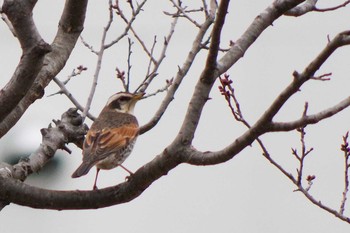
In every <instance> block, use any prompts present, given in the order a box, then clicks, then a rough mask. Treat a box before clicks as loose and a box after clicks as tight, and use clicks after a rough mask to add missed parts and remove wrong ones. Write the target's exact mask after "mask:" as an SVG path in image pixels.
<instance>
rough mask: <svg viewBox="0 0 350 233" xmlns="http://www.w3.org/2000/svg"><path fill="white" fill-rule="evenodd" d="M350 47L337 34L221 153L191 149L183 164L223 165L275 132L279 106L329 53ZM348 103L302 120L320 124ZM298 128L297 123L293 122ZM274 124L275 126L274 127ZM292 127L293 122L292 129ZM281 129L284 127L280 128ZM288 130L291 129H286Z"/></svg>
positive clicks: (348, 35)
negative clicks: (318, 121)
mask: <svg viewBox="0 0 350 233" xmlns="http://www.w3.org/2000/svg"><path fill="white" fill-rule="evenodd" d="M348 44H350V31H346V32H342V33H339V34H338V35H337V36H336V37H335V38H334V39H333V40H332V41H330V42H329V43H328V44H327V46H326V47H325V48H324V49H323V51H322V52H321V53H320V54H319V55H318V56H317V57H316V58H315V59H314V60H313V61H312V62H311V63H310V64H309V65H308V66H307V67H306V68H305V70H304V71H303V73H301V74H298V73H296V72H295V73H294V80H293V82H292V83H291V84H290V85H289V86H288V87H287V88H286V89H285V90H283V91H282V93H281V94H280V95H279V96H278V97H277V98H276V100H275V101H274V102H273V103H272V104H271V106H270V107H269V108H268V109H267V111H266V112H265V113H264V114H263V115H262V116H261V117H260V118H259V120H258V121H257V122H256V123H255V124H254V125H253V126H252V127H251V128H250V129H249V130H248V131H247V132H246V133H244V134H243V135H242V136H240V137H238V138H237V139H236V140H235V141H234V142H233V143H232V144H231V145H229V146H227V147H226V148H224V149H223V150H220V151H217V152H205V153H203V152H199V151H196V150H195V149H193V148H190V149H188V152H187V154H188V155H189V157H188V158H186V159H185V160H186V162H187V163H190V164H193V165H212V164H218V163H223V162H226V161H227V160H229V159H232V158H233V157H234V156H235V155H237V154H238V153H239V152H241V151H242V150H243V149H244V148H245V147H246V146H248V145H250V144H252V143H253V142H254V140H256V139H257V138H258V137H259V136H260V135H262V134H264V133H266V132H270V131H277V127H282V125H281V124H278V123H277V124H276V123H272V119H273V117H274V116H275V115H276V114H277V113H278V112H279V110H280V109H281V108H282V106H283V105H284V104H285V103H286V102H287V100H288V99H289V98H290V97H291V96H292V95H293V94H295V93H296V92H297V91H298V90H299V89H300V87H301V85H302V84H304V83H305V82H306V81H307V80H309V79H310V78H312V77H313V76H314V74H315V72H316V71H317V70H318V69H319V68H320V67H321V66H322V64H323V63H324V62H325V61H326V60H327V59H328V58H329V56H331V55H332V54H333V52H334V51H335V50H336V49H337V48H339V47H341V46H344V45H348ZM349 102H350V100H349V99H346V100H344V101H342V102H341V103H339V104H338V105H336V106H334V107H333V108H330V109H328V110H326V111H325V112H322V113H319V114H318V115H317V117H315V116H311V117H307V116H304V117H303V118H302V119H304V120H305V119H307V120H308V122H309V123H312V122H311V120H315V119H318V120H322V119H325V118H327V117H329V116H330V115H332V114H333V115H334V114H335V113H337V112H339V111H341V110H343V109H344V108H346V107H347V106H349V105H350V103H349ZM297 123H299V124H300V122H297ZM274 124H276V125H274ZM291 125H292V126H296V125H295V122H294V125H293V124H291ZM283 127H285V126H284V125H283ZM289 129H290V130H293V129H295V128H292V127H290V128H289Z"/></svg>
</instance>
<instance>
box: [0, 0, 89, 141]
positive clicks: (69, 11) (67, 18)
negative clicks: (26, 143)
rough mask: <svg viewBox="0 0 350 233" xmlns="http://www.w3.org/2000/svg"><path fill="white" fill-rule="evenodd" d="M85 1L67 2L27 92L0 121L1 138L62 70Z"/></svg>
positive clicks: (82, 16)
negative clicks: (48, 48)
mask: <svg viewBox="0 0 350 233" xmlns="http://www.w3.org/2000/svg"><path fill="white" fill-rule="evenodd" d="M86 6H87V0H67V1H66V4H65V7H64V10H63V13H62V16H61V20H60V23H59V27H58V31H57V34H56V37H55V39H54V41H53V43H52V44H51V48H52V52H50V53H48V54H47V55H46V56H45V58H44V61H43V63H42V64H45V66H42V68H41V70H40V72H39V74H38V75H37V77H36V79H35V81H34V84H33V85H32V86H31V88H30V90H29V91H28V93H27V94H26V95H25V96H24V97H23V98H22V100H21V101H20V102H19V103H18V105H17V106H16V107H15V108H14V109H13V110H12V111H11V113H10V114H8V115H7V117H6V118H4V120H3V121H1V122H0V137H2V136H3V135H5V134H6V133H7V132H8V131H9V130H10V129H11V128H12V127H13V126H14V125H15V124H16V122H17V121H18V120H19V119H20V118H21V117H22V115H23V114H24V112H25V111H26V110H27V109H28V107H29V106H30V105H31V104H32V103H33V102H34V101H35V100H37V99H39V98H41V97H42V96H43V95H44V89H45V87H46V86H47V85H48V84H49V83H50V82H51V80H52V79H53V78H54V77H55V76H56V75H57V74H58V72H59V71H61V70H62V68H63V67H64V65H65V63H66V61H67V60H68V58H69V56H70V53H71V52H72V50H73V48H74V46H75V43H76V41H77V39H78V38H79V35H80V32H81V31H82V30H83V24H84V20H85V12H86Z"/></svg>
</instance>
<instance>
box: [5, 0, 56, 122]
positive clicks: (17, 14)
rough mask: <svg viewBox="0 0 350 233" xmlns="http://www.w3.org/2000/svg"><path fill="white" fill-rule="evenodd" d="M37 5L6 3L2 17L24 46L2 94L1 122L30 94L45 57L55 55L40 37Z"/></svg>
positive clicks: (32, 3) (24, 2)
mask: <svg viewBox="0 0 350 233" xmlns="http://www.w3.org/2000/svg"><path fill="white" fill-rule="evenodd" d="M35 2H36V1H5V2H4V4H3V7H2V13H4V14H6V16H7V17H8V19H9V20H10V21H11V25H12V26H13V29H14V31H15V34H16V36H17V38H18V40H19V42H20V44H21V46H22V50H23V52H22V57H21V60H20V62H19V64H18V66H17V68H16V71H15V72H14V74H13V76H12V78H11V80H10V81H9V83H7V85H6V86H5V87H4V88H3V89H2V90H1V91H0V106H1V108H0V122H1V121H2V120H3V119H4V118H5V117H6V116H7V115H8V114H10V112H11V111H12V110H13V109H14V108H15V107H16V106H17V105H18V103H19V101H20V100H21V99H22V98H23V97H24V96H25V95H26V94H27V92H28V90H29V89H30V87H31V86H32V84H33V82H34V80H35V78H36V76H37V75H38V73H39V71H40V69H41V67H42V65H43V58H44V56H45V55H46V54H47V53H48V52H50V51H51V48H50V46H49V45H48V44H46V43H45V42H44V41H43V39H42V38H41V36H40V35H39V33H38V31H37V29H36V26H35V24H34V21H33V18H32V9H33V7H34V4H35Z"/></svg>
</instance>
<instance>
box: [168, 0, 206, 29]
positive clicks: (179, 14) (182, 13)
mask: <svg viewBox="0 0 350 233" xmlns="http://www.w3.org/2000/svg"><path fill="white" fill-rule="evenodd" d="M170 2H171V3H172V4H173V5H174V6H175V7H176V9H177V10H178V12H177V13H176V14H172V16H173V17H184V18H186V19H188V21H190V22H191V23H193V24H194V25H195V26H196V27H197V28H200V24H199V23H197V22H196V20H194V19H192V17H190V16H189V15H188V14H187V13H188V12H187V11H186V7H182V6H181V5H182V2H181V1H179V4H178V3H176V2H175V0H170ZM201 10H203V9H201ZM166 14H167V13H166Z"/></svg>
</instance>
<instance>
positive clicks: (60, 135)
mask: <svg viewBox="0 0 350 233" xmlns="http://www.w3.org/2000/svg"><path fill="white" fill-rule="evenodd" d="M54 123H55V125H56V126H55V127H52V126H51V124H50V125H49V127H48V128H45V129H41V134H42V143H41V144H40V146H39V148H38V149H37V150H36V151H35V152H33V153H32V154H31V155H30V156H29V157H28V158H27V159H25V160H22V161H20V162H19V163H17V164H16V165H13V166H12V167H9V166H6V167H7V169H0V176H2V177H12V178H14V179H19V180H25V179H26V178H27V176H28V175H30V174H32V173H33V172H38V171H39V170H40V169H41V168H42V167H43V166H44V165H45V164H46V163H47V162H48V161H49V160H50V159H51V158H52V157H53V156H54V154H55V152H56V151H57V150H58V149H63V150H68V149H67V148H66V146H65V144H66V143H71V142H72V143H75V144H76V145H77V146H80V147H82V143H83V140H84V135H85V134H86V131H87V126H86V125H84V124H83V121H82V117H81V116H80V115H79V114H78V113H77V109H74V108H72V109H69V110H68V111H67V112H65V113H64V114H63V115H62V117H61V120H57V121H54Z"/></svg>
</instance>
